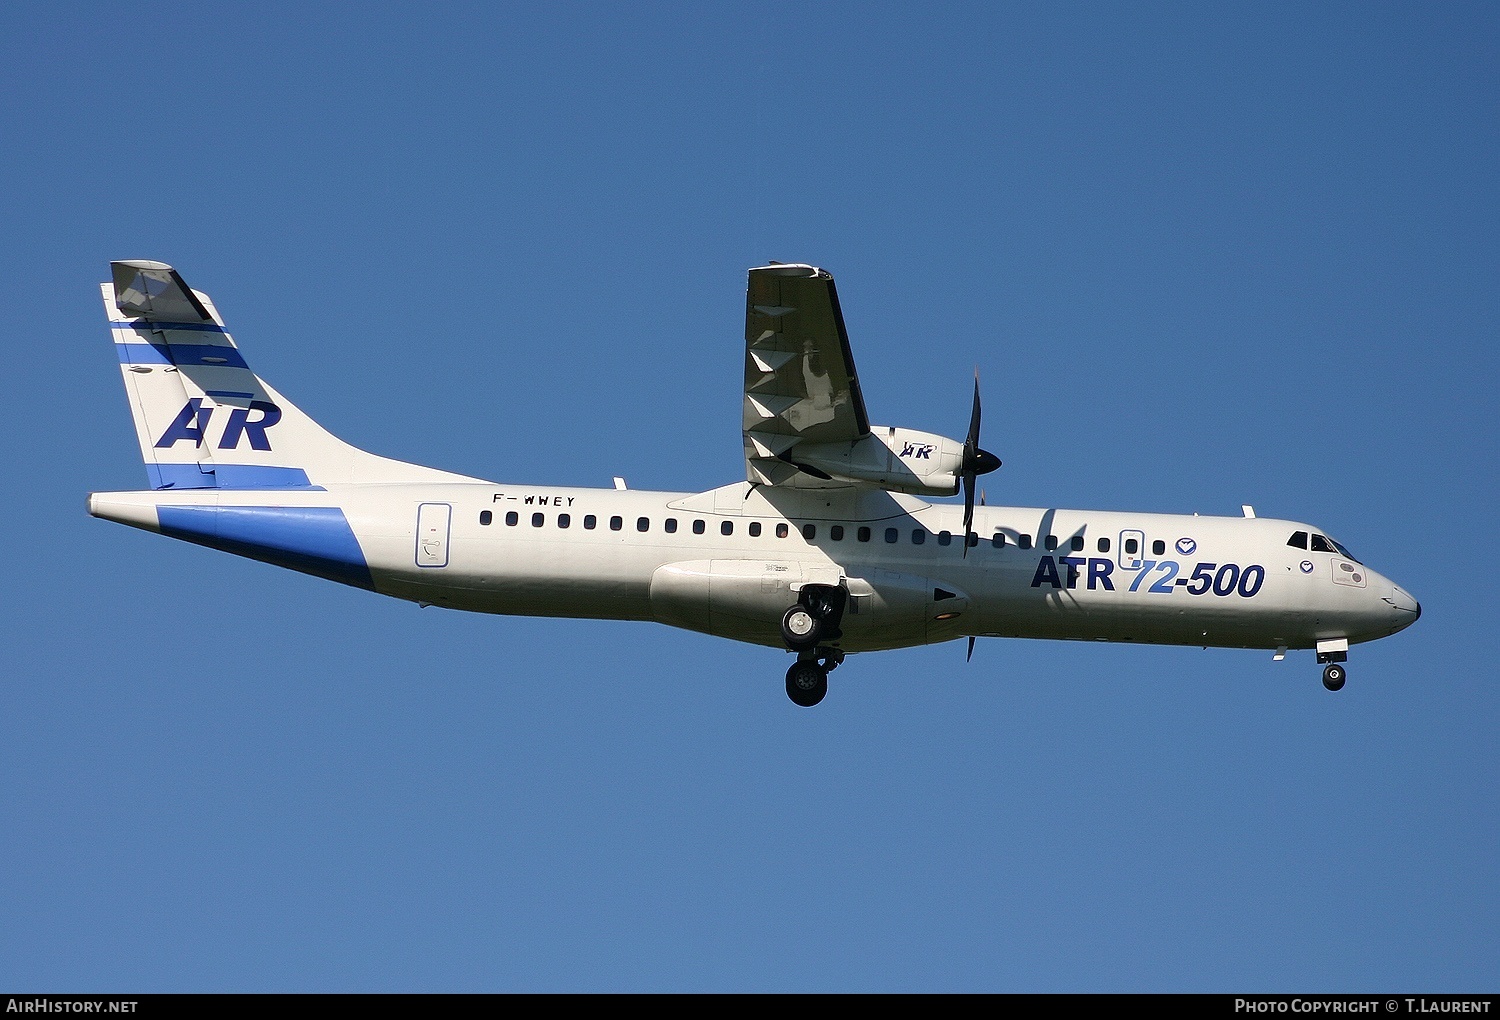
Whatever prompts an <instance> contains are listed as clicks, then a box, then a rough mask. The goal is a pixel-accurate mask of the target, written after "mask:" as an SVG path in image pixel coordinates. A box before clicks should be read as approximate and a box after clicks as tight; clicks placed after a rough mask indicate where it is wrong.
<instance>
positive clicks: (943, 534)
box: [938, 531, 953, 545]
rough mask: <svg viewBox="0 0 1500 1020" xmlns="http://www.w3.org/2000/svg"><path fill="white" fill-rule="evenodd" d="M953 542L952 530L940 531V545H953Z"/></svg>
mask: <svg viewBox="0 0 1500 1020" xmlns="http://www.w3.org/2000/svg"><path fill="white" fill-rule="evenodd" d="M952 544H953V532H951V531H939V532H938V545H952Z"/></svg>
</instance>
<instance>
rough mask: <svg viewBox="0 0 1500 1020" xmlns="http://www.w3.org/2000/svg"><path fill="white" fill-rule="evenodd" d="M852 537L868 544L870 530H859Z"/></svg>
mask: <svg viewBox="0 0 1500 1020" xmlns="http://www.w3.org/2000/svg"><path fill="white" fill-rule="evenodd" d="M854 537H855V538H858V539H859V540H860V541H861V542H868V541H869V540H870V529H869V528H860V529H859V530H858V531H857V532H855V533H854Z"/></svg>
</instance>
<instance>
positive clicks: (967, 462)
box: [959, 368, 1000, 556]
mask: <svg viewBox="0 0 1500 1020" xmlns="http://www.w3.org/2000/svg"><path fill="white" fill-rule="evenodd" d="M999 466H1000V458H999V457H996V456H995V455H994V454H993V453H990V452H989V451H988V450H983V449H980V447H979V369H978V368H975V369H974V410H973V412H972V413H971V414H970V415H969V434H968V436H967V437H966V438H965V439H964V455H963V463H962V464H961V465H960V467H959V474H960V476H961V477H962V478H963V485H964V555H965V556H968V555H969V535H970V534H971V530H970V529H971V526H972V525H973V523H974V480H975V479H976V478H978V477H979V476H980V475H984V474H989V473H990V472H991V471H993V470H995V469H996V468H998V467H999Z"/></svg>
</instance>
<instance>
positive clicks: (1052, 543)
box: [1044, 535, 1057, 552]
mask: <svg viewBox="0 0 1500 1020" xmlns="http://www.w3.org/2000/svg"><path fill="white" fill-rule="evenodd" d="M1044 544H1045V545H1046V546H1047V551H1048V552H1053V551H1054V550H1056V549H1057V536H1056V535H1048V536H1047V540H1046V542H1045V543H1044Z"/></svg>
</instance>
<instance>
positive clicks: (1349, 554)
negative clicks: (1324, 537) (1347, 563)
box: [1328, 538, 1359, 563]
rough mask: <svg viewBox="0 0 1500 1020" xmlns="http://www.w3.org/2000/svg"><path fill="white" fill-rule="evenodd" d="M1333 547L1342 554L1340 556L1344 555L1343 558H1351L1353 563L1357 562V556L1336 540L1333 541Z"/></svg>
mask: <svg viewBox="0 0 1500 1020" xmlns="http://www.w3.org/2000/svg"><path fill="white" fill-rule="evenodd" d="M1328 541H1330V542H1333V539H1331V538H1330V539H1329V540H1328ZM1333 547H1334V548H1335V549H1337V550H1338V551H1339V555H1340V556H1342V557H1344V559H1346V560H1353V561H1354V562H1355V563H1358V562H1359V557H1357V556H1355V555H1354V554H1353V553H1352V552H1350V551H1349V550H1348V549H1345V548H1344V547H1343V546H1342V545H1340V544H1339V543H1338V542H1333Z"/></svg>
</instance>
